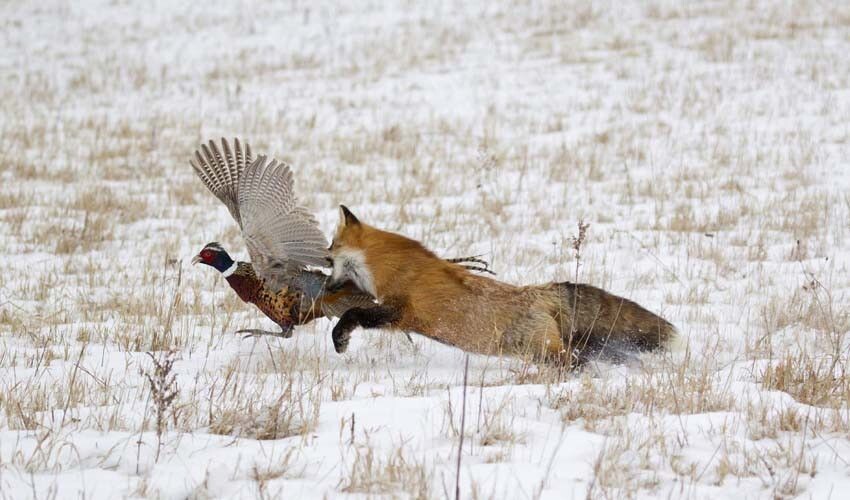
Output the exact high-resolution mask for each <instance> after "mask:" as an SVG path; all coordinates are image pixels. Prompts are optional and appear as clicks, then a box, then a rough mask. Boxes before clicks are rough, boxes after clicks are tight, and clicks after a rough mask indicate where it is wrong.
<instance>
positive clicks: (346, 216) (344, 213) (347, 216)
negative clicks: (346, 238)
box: [339, 205, 360, 226]
mask: <svg viewBox="0 0 850 500" xmlns="http://www.w3.org/2000/svg"><path fill="white" fill-rule="evenodd" d="M359 224H360V221H359V220H357V217H355V216H354V214H353V213H351V210H349V209H348V207H346V206H345V205H340V206H339V225H340V226H357V225H359Z"/></svg>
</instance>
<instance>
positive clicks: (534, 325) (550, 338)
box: [502, 312, 571, 365]
mask: <svg viewBox="0 0 850 500" xmlns="http://www.w3.org/2000/svg"><path fill="white" fill-rule="evenodd" d="M502 348H503V349H505V350H507V351H510V352H512V353H514V354H527V355H531V356H533V357H534V358H535V359H539V360H541V361H546V362H552V363H557V364H567V365H569V364H571V363H570V360H569V357H570V356H569V353H568V352H567V349H566V346H565V345H564V341H563V339H562V338H561V332H560V329H559V328H558V322H557V321H555V318H553V317H552V316H550V315H549V314H546V313H545V312H532V313H529V314H528V315H526V316H523V317H522V318H520V319H518V320H517V321H514V323H513V324H512V325H511V326H510V327H509V328H508V329H507V331H505V334H504V335H503V337H502Z"/></svg>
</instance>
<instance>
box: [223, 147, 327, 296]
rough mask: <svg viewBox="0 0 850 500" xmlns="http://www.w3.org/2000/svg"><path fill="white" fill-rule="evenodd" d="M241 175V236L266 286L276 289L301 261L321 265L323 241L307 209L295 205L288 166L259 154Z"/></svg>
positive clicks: (323, 261)
mask: <svg viewBox="0 0 850 500" xmlns="http://www.w3.org/2000/svg"><path fill="white" fill-rule="evenodd" d="M242 174H243V176H242V179H241V180H240V184H239V198H238V201H239V210H240V214H241V216H242V223H243V225H242V236H243V237H244V238H245V244H246V246H247V247H248V253H249V254H250V255H251V263H252V264H253V266H254V269H255V270H256V272H257V275H258V276H260V277H261V278H263V279H265V280H266V285H267V286H268V287H269V288H271V289H273V290H279V289H280V288H282V287H283V286H284V285H286V284H287V283H289V282H290V281H291V279H292V278H293V277H294V276H295V275H296V274H297V273H299V272H300V271H303V270H304V268H305V267H306V266H308V265H312V266H326V265H327V256H328V254H327V250H326V248H327V240H326V239H325V235H324V234H323V233H322V231H321V229H320V228H319V224H318V223H317V222H316V219H315V218H314V217H313V216H312V214H310V213H309V212H308V211H307V210H306V209H304V208H303V207H300V206H298V204H297V199H296V197H295V194H294V192H293V176H292V170H291V169H290V168H289V165H287V164H286V163H283V162H278V161H277V160H275V159H271V160H269V159H268V158H266V157H265V156H258V157H257V159H256V160H254V162H253V163H251V164H250V165H248V166H247V167H246V168H245V170H244V172H243V173H242Z"/></svg>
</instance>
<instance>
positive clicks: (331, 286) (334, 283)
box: [325, 277, 348, 293]
mask: <svg viewBox="0 0 850 500" xmlns="http://www.w3.org/2000/svg"><path fill="white" fill-rule="evenodd" d="M346 283H348V280H347V279H335V278H333V277H331V279H329V280H328V281H327V283H326V284H325V290H326V291H327V292H329V293H336V292H338V291H340V290H342V288H343V287H344V286H345V284H346Z"/></svg>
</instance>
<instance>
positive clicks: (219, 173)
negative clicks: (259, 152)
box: [190, 138, 253, 228]
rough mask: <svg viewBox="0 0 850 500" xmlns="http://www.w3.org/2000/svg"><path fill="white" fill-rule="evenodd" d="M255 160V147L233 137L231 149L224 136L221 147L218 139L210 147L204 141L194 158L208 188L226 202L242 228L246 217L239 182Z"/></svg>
mask: <svg viewBox="0 0 850 500" xmlns="http://www.w3.org/2000/svg"><path fill="white" fill-rule="evenodd" d="M252 161H253V158H252V157H251V146H249V145H248V144H245V148H244V149H243V148H242V144H240V143H239V139H233V148H232V149H231V147H230V145H229V144H228V143H227V141H226V140H225V139H224V138H222V139H221V150H219V149H218V146H216V144H215V142H213V141H210V142H209V146H207V145H205V144H202V145H201V149H199V150H196V151H195V156H194V158H192V159H191V160H190V163H191V164H192V168H194V169H195V173H196V174H198V177H200V178H201V181H203V183H204V185H206V186H207V189H209V190H210V191H211V192H212V194H214V195H215V196H216V198H218V199H219V200H221V202H222V203H224V206H226V207H227V210H229V211H230V215H232V216H233V218H234V219H235V220H236V223H237V224H239V227H240V228H241V227H242V219H241V214H240V210H239V208H240V207H239V183H240V180H241V178H242V173H243V172H244V170H245V168H246V167H247V166H248V165H250V164H251V163H252Z"/></svg>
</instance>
